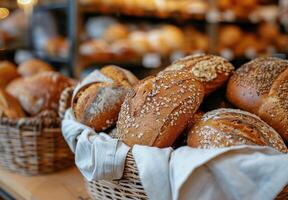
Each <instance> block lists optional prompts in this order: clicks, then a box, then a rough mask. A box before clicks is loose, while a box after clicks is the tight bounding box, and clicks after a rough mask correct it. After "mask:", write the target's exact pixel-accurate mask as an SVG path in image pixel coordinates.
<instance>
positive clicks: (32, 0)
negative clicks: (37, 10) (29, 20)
mask: <svg viewBox="0 0 288 200" xmlns="http://www.w3.org/2000/svg"><path fill="white" fill-rule="evenodd" d="M17 3H18V4H19V5H22V6H25V5H35V4H36V3H37V0H17Z"/></svg>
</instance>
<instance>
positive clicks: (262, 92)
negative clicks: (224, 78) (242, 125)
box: [226, 57, 288, 143]
mask: <svg viewBox="0 0 288 200" xmlns="http://www.w3.org/2000/svg"><path fill="white" fill-rule="evenodd" d="M287 85H288V61H287V60H282V59H279V58H273V57H268V58H257V59H255V60H252V61H251V62H249V63H247V64H245V65H243V66H241V67H240V68H239V69H238V70H237V71H236V73H235V74H234V75H233V76H232V77H231V79H230V80H229V83H228V86H227V92H226V96H227V98H228V100H229V101H230V102H231V103H232V104H234V105H235V106H237V107H238V108H241V109H243V110H247V111H249V112H252V113H254V114H256V115H258V116H259V117H260V118H262V119H263V120H264V121H266V122H267V123H268V124H269V125H270V126H272V127H273V128H274V129H275V130H276V131H278V132H279V133H280V135H281V136H282V137H283V139H284V140H285V142H286V143H287V142H288V115H287V113H288V89H287Z"/></svg>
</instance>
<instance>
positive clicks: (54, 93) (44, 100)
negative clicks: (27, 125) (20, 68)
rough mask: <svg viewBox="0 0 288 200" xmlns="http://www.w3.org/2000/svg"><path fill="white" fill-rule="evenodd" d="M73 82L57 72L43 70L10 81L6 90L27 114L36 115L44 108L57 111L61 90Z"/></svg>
mask: <svg viewBox="0 0 288 200" xmlns="http://www.w3.org/2000/svg"><path fill="white" fill-rule="evenodd" d="M73 83H74V81H72V80H71V79H69V78H67V77H65V76H63V75H62V74H60V73H58V72H43V73H40V74H37V75H34V76H32V77H25V78H19V79H16V80H14V81H12V82H11V83H10V84H9V85H8V86H7V91H8V93H10V94H11V95H12V96H14V97H16V98H17V99H18V101H19V102H20V104H21V106H22V108H23V109H24V110H25V111H26V112H27V113H28V114H30V115H36V114H38V113H40V112H41V111H45V110H51V111H55V112H57V111H58V104H59V100H60V95H61V93H62V91H63V90H64V89H65V88H66V87H70V86H72V85H73Z"/></svg>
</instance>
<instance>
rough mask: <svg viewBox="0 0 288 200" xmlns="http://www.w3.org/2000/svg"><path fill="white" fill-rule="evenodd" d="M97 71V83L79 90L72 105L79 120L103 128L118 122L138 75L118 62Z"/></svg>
mask: <svg viewBox="0 0 288 200" xmlns="http://www.w3.org/2000/svg"><path fill="white" fill-rule="evenodd" d="M94 74H95V77H94V78H93V79H91V80H95V81H94V82H93V83H91V84H89V85H86V86H85V87H82V86H81V88H77V91H75V94H74V98H73V102H72V108H73V111H74V114H75V117H76V119H77V120H78V121H80V122H81V123H83V124H86V125H87V126H90V127H92V128H94V129H95V131H98V132H99V131H103V130H106V129H108V128H110V127H112V126H114V125H115V124H116V121H117V119H118V114H119V112H120V109H121V105H122V103H123V101H124V99H125V96H126V94H127V92H128V91H129V90H130V89H131V87H132V86H133V85H134V84H136V83H137V82H138V79H137V78H136V77H135V76H134V75H133V74H132V73H131V72H129V71H128V70H125V69H122V68H120V67H117V66H114V65H110V66H106V67H104V68H102V69H101V70H100V71H95V72H94ZM88 78H89V79H90V78H92V77H87V78H86V79H88ZM83 81H85V80H83Z"/></svg>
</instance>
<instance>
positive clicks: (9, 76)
mask: <svg viewBox="0 0 288 200" xmlns="http://www.w3.org/2000/svg"><path fill="white" fill-rule="evenodd" d="M17 77H19V74H18V72H17V69H16V66H15V65H14V64H13V63H11V62H9V61H1V62H0V88H5V87H6V86H7V85H8V83H9V82H11V81H12V80H13V79H15V78H17Z"/></svg>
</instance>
